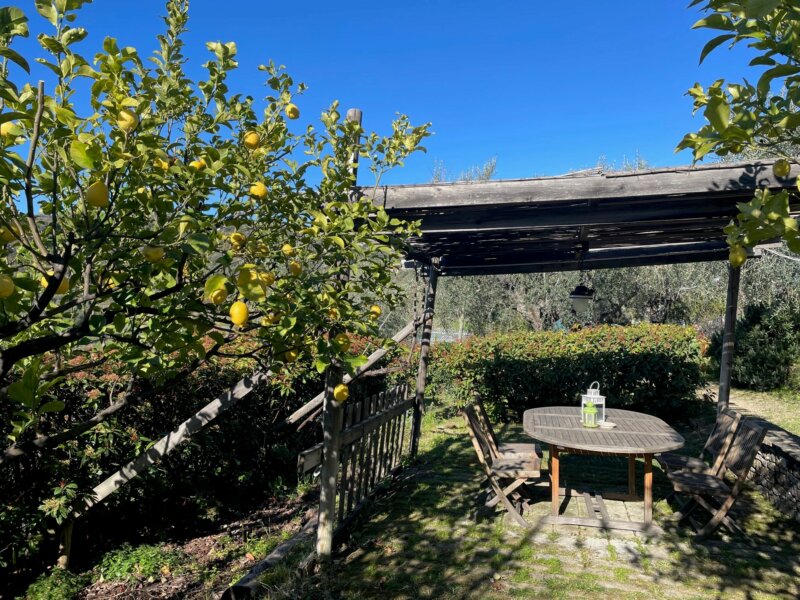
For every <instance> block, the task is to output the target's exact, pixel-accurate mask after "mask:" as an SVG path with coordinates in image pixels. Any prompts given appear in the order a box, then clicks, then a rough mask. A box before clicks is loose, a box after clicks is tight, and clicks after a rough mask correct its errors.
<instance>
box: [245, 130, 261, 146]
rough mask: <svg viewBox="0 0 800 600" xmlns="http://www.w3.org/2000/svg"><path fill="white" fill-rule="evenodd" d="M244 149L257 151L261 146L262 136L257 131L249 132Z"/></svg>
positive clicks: (246, 135)
mask: <svg viewBox="0 0 800 600" xmlns="http://www.w3.org/2000/svg"><path fill="white" fill-rule="evenodd" d="M243 141H244V147H245V148H247V149H248V150H255V149H256V148H258V147H259V146H260V145H261V136H259V135H258V133H257V132H255V131H248V132H247V133H245V134H244V140H243Z"/></svg>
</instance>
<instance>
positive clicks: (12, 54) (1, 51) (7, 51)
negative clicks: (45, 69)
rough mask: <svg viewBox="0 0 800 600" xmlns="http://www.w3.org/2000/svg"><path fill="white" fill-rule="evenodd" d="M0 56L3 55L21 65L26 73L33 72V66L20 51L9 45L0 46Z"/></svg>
mask: <svg viewBox="0 0 800 600" xmlns="http://www.w3.org/2000/svg"><path fill="white" fill-rule="evenodd" d="M0 56H3V57H5V58H7V59H8V60H10V61H11V62H13V63H16V64H17V65H19V66H20V67H21V68H22V69H24V70H25V72H26V73H30V72H31V66H30V65H29V64H28V61H27V60H25V59H24V58H23V57H22V56H21V55H20V54H19V53H18V52H16V51H14V50H12V49H11V48H9V47H8V46H0Z"/></svg>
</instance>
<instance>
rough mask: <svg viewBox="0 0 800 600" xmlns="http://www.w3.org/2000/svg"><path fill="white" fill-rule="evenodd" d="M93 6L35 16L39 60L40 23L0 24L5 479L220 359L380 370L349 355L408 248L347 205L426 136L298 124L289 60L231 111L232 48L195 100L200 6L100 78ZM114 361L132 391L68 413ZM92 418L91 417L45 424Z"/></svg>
mask: <svg viewBox="0 0 800 600" xmlns="http://www.w3.org/2000/svg"><path fill="white" fill-rule="evenodd" d="M85 3H86V1H85V0H52V1H49V0H41V1H37V2H36V3H35V7H36V11H37V13H38V15H37V18H38V19H42V20H43V22H44V23H45V24H46V26H47V27H48V31H49V32H48V33H42V34H40V35H39V36H38V40H39V43H40V45H41V53H40V55H39V56H35V57H24V56H22V55H21V54H19V53H18V52H17V51H16V50H15V49H14V41H15V39H17V38H19V37H25V36H27V35H28V33H29V31H28V24H29V22H28V16H27V15H25V14H24V13H23V12H22V11H20V10H19V9H16V8H8V7H6V8H0V58H2V62H1V63H0V75H1V76H0V102H1V103H2V106H1V107H0V124H1V125H2V128H1V129H0V189H1V190H2V192H1V193H2V202H0V244H2V248H3V249H4V252H3V259H2V261H0V339H1V340H2V345H0V389H2V392H3V396H2V398H0V402H2V403H4V408H6V409H7V410H4V411H2V413H0V414H3V415H9V418H8V419H7V421H6V422H5V423H3V424H2V433H3V435H4V436H6V437H7V438H8V440H9V444H10V445H9V446H8V447H7V448H6V451H5V452H4V453H3V455H2V456H0V463H2V462H3V461H7V460H10V459H12V458H15V457H17V456H20V455H22V454H24V453H25V452H29V451H31V450H36V451H40V450H44V449H46V448H48V447H50V446H53V445H56V444H63V443H65V442H66V441H68V440H75V439H78V437H79V436H80V435H81V434H82V433H84V432H85V431H86V430H87V428H88V427H94V426H96V425H97V424H98V423H100V422H102V421H104V420H106V419H107V418H108V417H109V416H110V415H111V414H113V412H114V411H115V410H117V409H120V410H121V409H122V408H124V407H125V406H130V405H131V404H135V403H136V402H146V401H147V395H146V391H144V390H147V389H149V388H150V387H152V383H153V382H155V383H158V384H164V382H168V381H170V380H171V379H173V378H176V377H180V376H182V375H184V374H186V373H187V372H188V371H191V370H192V369H195V368H196V367H197V366H198V365H199V364H202V363H207V362H209V361H213V360H214V357H215V356H219V355H223V354H224V355H225V356H227V357H230V356H239V357H242V358H244V359H250V360H252V361H253V362H254V364H258V365H261V366H265V365H266V366H270V367H271V368H272V369H273V371H278V370H280V369H288V368H300V367H298V366H296V365H291V363H295V362H297V363H298V364H302V365H305V366H304V367H302V368H308V365H314V366H315V367H316V368H317V369H318V370H319V371H322V370H324V369H325V368H326V367H327V366H328V365H330V364H331V363H333V362H339V363H341V364H343V365H344V367H345V368H346V369H348V370H351V371H352V370H353V369H355V368H356V367H357V366H359V365H360V364H362V363H363V362H364V360H365V359H364V357H363V356H358V355H354V354H353V353H352V352H351V351H350V344H349V337H348V336H349V335H351V334H370V335H375V334H377V330H376V315H380V311H381V309H380V306H390V305H392V304H393V303H394V302H395V301H396V299H397V297H398V295H399V294H400V290H399V289H398V288H397V287H396V285H395V284H393V282H392V271H393V269H394V267H395V265H397V264H398V262H399V261H398V259H399V256H400V253H399V251H400V248H401V246H402V244H403V242H404V240H405V239H406V237H407V236H408V235H409V234H410V233H412V232H413V231H414V227H413V225H410V224H408V223H404V222H400V221H398V220H396V219H390V218H389V217H388V216H387V214H386V213H385V212H384V211H383V209H381V208H379V207H376V206H374V205H373V204H372V203H371V202H370V201H369V200H368V199H366V198H365V197H360V196H359V195H358V194H354V193H353V190H354V184H355V181H354V175H353V164H352V157H353V156H359V157H360V159H361V161H362V163H363V164H364V165H366V166H367V167H368V169H369V170H371V171H372V172H373V173H374V174H375V176H376V177H377V178H378V179H379V178H380V176H381V175H382V174H383V173H384V172H386V171H387V170H389V169H391V168H393V167H396V166H398V165H401V164H402V162H403V160H405V158H406V157H407V156H408V155H409V154H410V153H412V152H414V151H416V150H419V149H421V146H420V143H421V142H422V140H423V139H424V138H425V137H426V136H427V135H428V126H427V125H423V126H417V127H415V126H412V125H411V124H410V122H409V120H408V119H407V118H406V117H404V116H400V117H398V119H397V120H396V121H395V122H393V123H392V124H391V132H390V133H389V134H388V135H385V136H381V135H378V134H376V133H370V132H365V131H363V130H362V128H361V126H360V125H359V124H357V123H354V122H350V121H347V120H345V119H343V118H342V115H341V113H340V111H339V108H338V104H337V103H336V102H334V103H332V104H331V105H330V107H328V108H327V109H326V110H324V111H323V112H322V114H321V119H320V122H319V123H318V124H317V125H314V124H312V122H311V121H310V120H309V121H304V120H303V119H301V109H302V108H303V101H302V95H301V94H302V92H303V90H304V89H305V86H304V85H303V84H298V83H295V82H294V81H293V79H292V78H291V77H290V76H289V74H288V73H287V72H286V71H285V70H284V69H283V68H282V67H280V66H276V65H274V64H273V63H268V64H266V65H263V66H262V67H260V73H261V75H262V76H263V79H264V83H265V90H266V92H265V96H264V97H263V98H252V97H250V96H246V95H243V94H238V93H234V92H232V91H230V90H229V87H228V77H229V75H230V73H231V72H232V71H233V70H234V69H236V68H237V62H236V54H237V48H236V45H235V43H232V42H231V43H220V42H213V43H209V44H207V49H208V52H209V55H208V59H207V61H206V62H205V63H204V65H203V66H204V68H205V70H206V75H205V78H204V79H202V80H200V81H197V82H195V81H192V80H191V79H189V77H188V76H187V74H186V71H185V70H184V68H185V65H186V62H187V60H188V58H187V57H186V56H185V54H184V44H183V41H182V36H183V34H184V32H185V31H186V26H187V21H188V3H187V2H186V1H185V0H170V1H168V2H167V3H166V12H167V16H166V19H165V21H166V31H165V32H164V33H163V34H162V35H160V36H159V37H158V40H157V44H158V48H157V50H156V51H155V52H154V54H153V55H152V56H150V57H147V58H143V57H142V56H141V55H140V54H139V52H138V51H137V50H136V49H134V48H131V47H127V46H124V45H122V44H120V43H119V42H118V41H117V40H115V39H112V38H106V39H105V40H104V41H103V43H102V50H101V51H100V52H98V53H97V54H95V55H94V56H93V59H92V60H89V59H87V58H85V57H84V56H83V55H81V54H80V53H79V48H80V47H81V42H82V41H83V40H84V38H86V36H87V31H86V30H85V29H84V28H82V27H80V10H79V9H80V8H81V6H82V5H83V4H85ZM34 59H35V62H36V63H38V64H39V65H41V66H42V67H43V68H44V69H46V71H47V73H48V75H47V77H46V78H45V79H44V81H42V82H35V81H33V82H31V81H29V79H30V77H31V76H30V73H31V70H32V65H33V64H35V63H34ZM311 113H313V110H311V109H308V110H305V112H303V117H304V118H307V115H309V114H311ZM295 120H297V122H295ZM345 270H346V271H347V273H348V277H346V278H345V277H342V275H343V272H344V271H345ZM98 357H99V358H98ZM109 361H111V362H113V364H114V367H113V369H114V373H115V376H118V379H119V380H121V381H122V383H120V382H119V381H115V383H114V385H113V386H110V387H108V388H103V389H100V390H99V393H95V394H91V395H89V396H88V399H87V405H86V406H81V407H71V406H64V405H63V403H58V402H54V401H53V397H52V393H53V390H54V389H57V387H58V382H59V381H61V378H62V377H64V376H65V375H67V374H68V373H69V374H74V373H75V372H78V371H81V370H85V371H88V370H90V369H98V368H104V365H103V363H108V362H109ZM105 368H107V365H106V367H105ZM141 382H151V383H149V384H148V385H141ZM78 408H80V410H79V411H77V412H79V413H80V414H82V415H89V416H91V415H92V414H93V412H94V413H95V414H94V417H93V418H89V419H88V420H83V421H81V420H80V419H74V418H72V417H70V418H69V419H62V420H60V421H59V419H55V418H52V416H51V415H53V414H57V413H68V414H71V411H73V412H74V411H76V410H77V409H78ZM101 408H102V410H101ZM64 422H67V423H69V424H72V425H73V426H72V427H71V428H69V427H68V428H67V429H66V430H64V429H63V427H64V425H63V423H64ZM59 423H61V424H60V425H59Z"/></svg>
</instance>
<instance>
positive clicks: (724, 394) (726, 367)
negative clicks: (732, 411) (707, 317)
mask: <svg viewBox="0 0 800 600" xmlns="http://www.w3.org/2000/svg"><path fill="white" fill-rule="evenodd" d="M741 276H742V269H741V267H737V268H733V267H731V266H730V265H728V296H727V298H726V299H725V325H724V328H723V332H722V357H721V358H720V361H719V394H718V396H717V412H718V413H721V412H722V411H723V410H725V409H726V408H728V403H729V401H730V397H731V370H732V368H733V353H734V350H735V346H736V312H737V309H738V306H739V282H740V280H741Z"/></svg>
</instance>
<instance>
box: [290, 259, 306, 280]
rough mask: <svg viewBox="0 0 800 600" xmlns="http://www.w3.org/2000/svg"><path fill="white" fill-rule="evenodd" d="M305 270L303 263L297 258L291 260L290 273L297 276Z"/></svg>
mask: <svg viewBox="0 0 800 600" xmlns="http://www.w3.org/2000/svg"><path fill="white" fill-rule="evenodd" d="M302 272H303V265H301V264H300V263H299V262H297V261H296V260H292V261H289V273H291V274H292V275H294V276H295V277H297V276H298V275H300V273H302Z"/></svg>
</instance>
